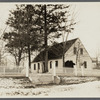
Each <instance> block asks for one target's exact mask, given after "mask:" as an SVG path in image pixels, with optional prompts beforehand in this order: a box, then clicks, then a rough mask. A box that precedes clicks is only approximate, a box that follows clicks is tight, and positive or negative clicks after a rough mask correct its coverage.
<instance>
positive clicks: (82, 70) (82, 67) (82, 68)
mask: <svg viewBox="0 0 100 100" xmlns="http://www.w3.org/2000/svg"><path fill="white" fill-rule="evenodd" d="M81 72H82V76H84V66H83V65H82V66H81Z"/></svg>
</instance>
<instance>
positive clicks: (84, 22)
mask: <svg viewBox="0 0 100 100" xmlns="http://www.w3.org/2000/svg"><path fill="white" fill-rule="evenodd" d="M15 4H16V3H0V31H1V32H2V31H3V30H4V29H5V27H6V24H5V22H6V20H7V18H8V16H9V13H10V12H9V10H12V9H15ZM66 4H69V3H66ZM71 5H74V6H75V12H76V20H77V21H78V23H77V25H76V26H75V30H74V31H73V33H70V35H69V37H68V39H69V40H70V39H74V38H80V40H81V41H82V43H83V45H84V46H85V48H86V49H87V51H88V53H89V54H90V56H91V57H95V56H96V53H97V52H99V53H100V3H99V2H98V3H96V2H95V3H71Z"/></svg>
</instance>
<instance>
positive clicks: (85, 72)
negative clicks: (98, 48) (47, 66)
mask: <svg viewBox="0 0 100 100" xmlns="http://www.w3.org/2000/svg"><path fill="white" fill-rule="evenodd" d="M62 69H63V70H62ZM56 74H57V75H58V76H96V77H100V69H86V68H77V69H75V68H60V69H57V70H56Z"/></svg>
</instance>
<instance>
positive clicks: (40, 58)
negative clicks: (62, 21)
mask: <svg viewBox="0 0 100 100" xmlns="http://www.w3.org/2000/svg"><path fill="white" fill-rule="evenodd" d="M44 54H45V51H44V50H43V51H42V52H40V53H39V54H38V55H37V56H36V57H35V59H34V60H33V62H32V67H31V71H32V73H44V72H45V63H44V59H45V55H44ZM64 56H65V67H63V60H62V59H63V42H61V43H57V44H54V45H53V46H50V47H49V48H48V73H52V69H53V67H54V65H53V64H55V67H56V73H63V71H65V69H74V68H78V69H80V68H81V65H82V64H84V68H85V69H92V66H93V64H92V59H91V57H90V56H89V54H88V52H87V50H86V49H85V47H84V45H83V44H82V42H81V41H80V39H79V38H75V39H72V40H69V41H67V42H66V45H65V55H64ZM76 63H77V64H76Z"/></svg>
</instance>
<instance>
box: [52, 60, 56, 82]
mask: <svg viewBox="0 0 100 100" xmlns="http://www.w3.org/2000/svg"><path fill="white" fill-rule="evenodd" d="M52 67H53V70H52V76H53V81H54V78H55V76H56V68H55V61H52Z"/></svg>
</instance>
